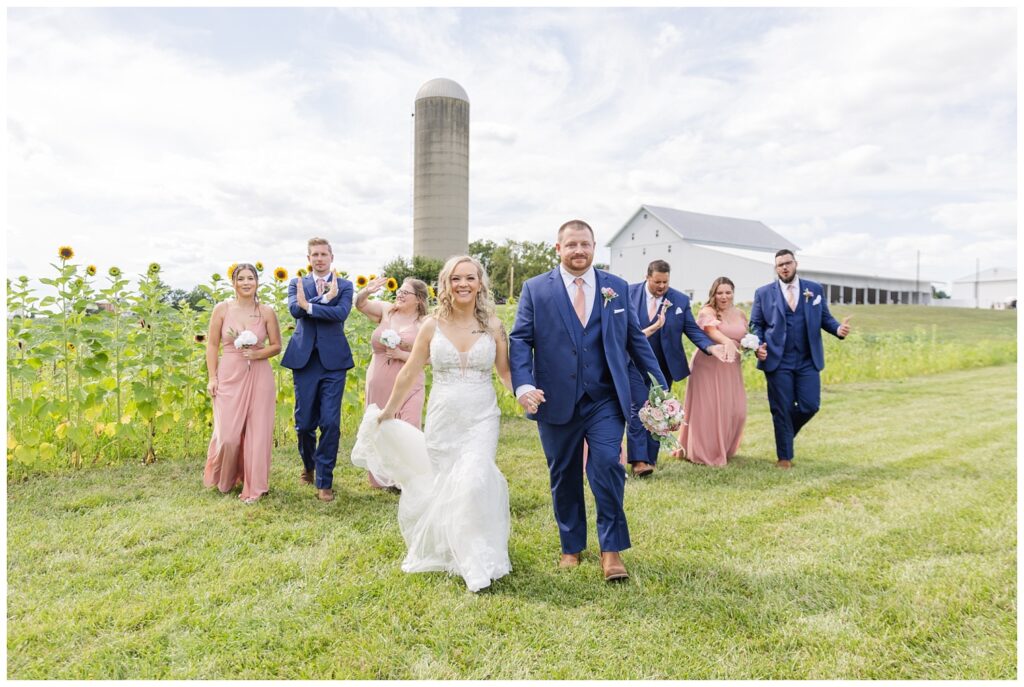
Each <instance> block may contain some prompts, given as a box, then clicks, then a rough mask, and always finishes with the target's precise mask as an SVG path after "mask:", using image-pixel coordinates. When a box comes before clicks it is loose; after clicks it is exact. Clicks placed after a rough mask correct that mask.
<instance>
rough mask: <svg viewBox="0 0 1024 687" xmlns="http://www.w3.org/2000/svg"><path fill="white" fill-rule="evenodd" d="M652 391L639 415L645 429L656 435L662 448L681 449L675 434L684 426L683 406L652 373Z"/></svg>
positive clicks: (649, 374)
mask: <svg viewBox="0 0 1024 687" xmlns="http://www.w3.org/2000/svg"><path fill="white" fill-rule="evenodd" d="M647 375H648V376H649V377H650V378H651V390H650V392H649V393H648V394H647V402H646V403H644V405H643V407H642V408H640V410H639V412H638V415H639V416H640V422H641V423H643V426H644V429H646V430H647V431H648V432H650V433H651V434H653V435H654V437H655V438H656V439H657V440H658V441H659V442H660V443H661V445H662V446H664V447H665V448H667V449H669V450H673V449H677V448H679V442H678V441H677V440H676V437H675V432H677V431H678V430H679V428H680V427H681V426H682V424H683V420H684V413H683V406H682V404H681V403H680V402H679V401H678V400H677V399H676V398H675V397H674V396H672V394H670V393H669V392H667V391H665V390H664V389H662V388H661V385H660V384H659V383H658V381H657V380H656V379H655V378H654V375H652V374H651V373H650V372H648V373H647Z"/></svg>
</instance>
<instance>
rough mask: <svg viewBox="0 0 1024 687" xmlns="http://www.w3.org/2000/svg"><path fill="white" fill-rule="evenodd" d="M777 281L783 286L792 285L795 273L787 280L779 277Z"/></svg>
mask: <svg viewBox="0 0 1024 687" xmlns="http://www.w3.org/2000/svg"><path fill="white" fill-rule="evenodd" d="M779 279H780V280H782V283H783V284H792V283H793V280H794V279H796V272H793V274H791V275H789V279H786V278H785V277H779Z"/></svg>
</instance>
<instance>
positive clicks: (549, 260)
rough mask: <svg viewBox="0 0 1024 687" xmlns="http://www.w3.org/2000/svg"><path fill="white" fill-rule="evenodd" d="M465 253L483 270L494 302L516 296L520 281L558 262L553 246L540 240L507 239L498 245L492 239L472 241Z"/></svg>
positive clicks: (520, 284) (545, 270)
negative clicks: (477, 261)
mask: <svg viewBox="0 0 1024 687" xmlns="http://www.w3.org/2000/svg"><path fill="white" fill-rule="evenodd" d="M469 252H470V255H472V256H473V257H475V258H476V259H477V260H479V261H480V263H481V264H482V265H483V266H484V268H485V269H486V270H487V274H488V276H489V277H490V278H491V291H492V292H493V293H494V299H495V300H496V301H498V302H505V301H507V300H508V299H509V298H514V297H516V296H517V295H519V292H520V291H521V290H522V288H523V282H524V281H526V280H527V279H529V278H530V277H533V276H536V275H538V274H541V273H543V272H547V271H548V270H550V269H551V268H553V267H554V266H555V265H557V264H558V256H557V255H556V254H555V250H554V246H553V245H552V244H550V243H545V242H544V241H515V240H513V239H507V240H506V241H505V244H504V245H501V246H499V245H497V244H495V243H494V242H493V241H474V242H473V243H471V244H470V246H469Z"/></svg>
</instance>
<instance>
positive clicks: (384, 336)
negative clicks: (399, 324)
mask: <svg viewBox="0 0 1024 687" xmlns="http://www.w3.org/2000/svg"><path fill="white" fill-rule="evenodd" d="M380 342H381V343H382V344H384V345H385V346H386V347H387V348H398V344H400V343H402V337H401V336H400V335H399V334H398V332H396V331H395V330H394V329H385V330H384V331H382V332H381V333H380Z"/></svg>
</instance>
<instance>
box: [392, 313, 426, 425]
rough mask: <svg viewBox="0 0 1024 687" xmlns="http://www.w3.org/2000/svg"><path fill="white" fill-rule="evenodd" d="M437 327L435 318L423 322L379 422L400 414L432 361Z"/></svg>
mask: <svg viewBox="0 0 1024 687" xmlns="http://www.w3.org/2000/svg"><path fill="white" fill-rule="evenodd" d="M436 327H437V320H435V319H434V318H433V317H428V318H427V319H425V320H424V321H423V326H422V327H420V331H419V333H418V334H416V341H414V342H413V344H412V352H411V353H409V358H408V360H406V361H405V365H403V366H402V370H401V371H400V372H399V373H398V377H397V378H396V379H395V386H394V387H393V388H392V389H391V397H390V398H388V403H387V405H386V406H384V410H382V411H381V413H380V417H379V418H377V421H378V422H383V421H384V420H392V419H394V417H395V413H397V412H398V409H399V408H400V407H401V405H402V403H404V402H405V399H406V398H407V397H408V396H409V392H410V391H411V390H412V385H413V383H414V382H415V381H416V377H418V376H419V374H420V372H422V371H423V367H424V365H426V364H427V361H428V360H429V359H430V340H431V339H433V338H434V329H435V328H436Z"/></svg>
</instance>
